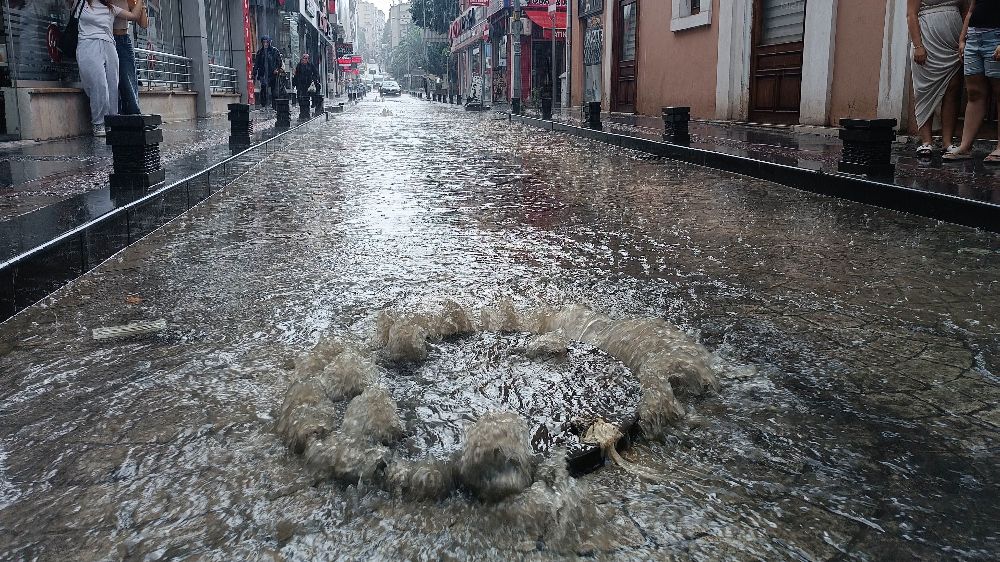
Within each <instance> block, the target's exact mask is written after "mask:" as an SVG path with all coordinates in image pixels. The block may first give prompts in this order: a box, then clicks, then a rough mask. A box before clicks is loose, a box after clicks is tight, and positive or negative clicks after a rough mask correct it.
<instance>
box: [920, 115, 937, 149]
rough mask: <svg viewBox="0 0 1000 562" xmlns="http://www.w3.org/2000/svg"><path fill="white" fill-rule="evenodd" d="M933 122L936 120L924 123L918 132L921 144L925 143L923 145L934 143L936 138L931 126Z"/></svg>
mask: <svg viewBox="0 0 1000 562" xmlns="http://www.w3.org/2000/svg"><path fill="white" fill-rule="evenodd" d="M933 122H934V119H928V120H927V122H926V123H924V126H923V127H920V129H919V130H918V131H917V134H919V135H920V142H921V143H923V144H931V143H932V141H933V140H934V137H933V135H932V133H931V124H932V123H933Z"/></svg>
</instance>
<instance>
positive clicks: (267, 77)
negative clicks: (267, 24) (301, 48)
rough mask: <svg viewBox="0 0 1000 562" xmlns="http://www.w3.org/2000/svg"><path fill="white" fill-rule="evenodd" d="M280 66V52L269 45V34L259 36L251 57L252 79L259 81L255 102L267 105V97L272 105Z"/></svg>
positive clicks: (262, 105)
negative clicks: (255, 50) (256, 47)
mask: <svg viewBox="0 0 1000 562" xmlns="http://www.w3.org/2000/svg"><path fill="white" fill-rule="evenodd" d="M281 67H282V62H281V53H280V52H279V51H278V49H276V48H274V46H273V45H271V38H270V37H269V36H267V35H265V36H263V37H261V38H260V49H259V50H258V51H257V54H255V55H254V57H253V79H254V80H258V81H259V82H260V95H259V96H258V97H257V104H258V105H260V106H261V107H266V106H267V102H268V99H270V100H271V105H274V98H275V97H277V96H276V94H277V89H278V78H279V75H280V74H281Z"/></svg>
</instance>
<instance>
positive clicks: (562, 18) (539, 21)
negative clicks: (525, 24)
mask: <svg viewBox="0 0 1000 562" xmlns="http://www.w3.org/2000/svg"><path fill="white" fill-rule="evenodd" d="M525 14H526V15H527V16H528V19H530V20H531V23H533V24H535V25H537V26H538V27H540V28H542V29H552V14H550V13H549V12H548V11H546V10H526V11H525ZM555 28H556V29H558V30H561V31H565V30H566V12H556V25H555Z"/></svg>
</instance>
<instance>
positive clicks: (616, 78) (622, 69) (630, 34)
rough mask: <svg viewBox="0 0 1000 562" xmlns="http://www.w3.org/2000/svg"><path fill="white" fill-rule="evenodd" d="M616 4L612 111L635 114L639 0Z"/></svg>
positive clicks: (626, 0)
mask: <svg viewBox="0 0 1000 562" xmlns="http://www.w3.org/2000/svg"><path fill="white" fill-rule="evenodd" d="M613 2H614V3H615V45H614V60H615V62H614V67H613V68H612V71H613V74H614V75H613V76H612V77H611V82H612V84H611V111H619V112H623V113H635V94H636V83H637V78H638V77H637V76H636V59H637V58H638V47H639V2H638V0H613Z"/></svg>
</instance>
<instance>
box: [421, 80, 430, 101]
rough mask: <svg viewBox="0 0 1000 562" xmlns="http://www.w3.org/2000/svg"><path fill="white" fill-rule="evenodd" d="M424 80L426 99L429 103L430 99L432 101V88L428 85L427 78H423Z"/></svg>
mask: <svg viewBox="0 0 1000 562" xmlns="http://www.w3.org/2000/svg"><path fill="white" fill-rule="evenodd" d="M422 78H423V80H424V98H426V99H427V101H430V99H431V90H430V86H429V85H428V84H427V77H426V76H422Z"/></svg>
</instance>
